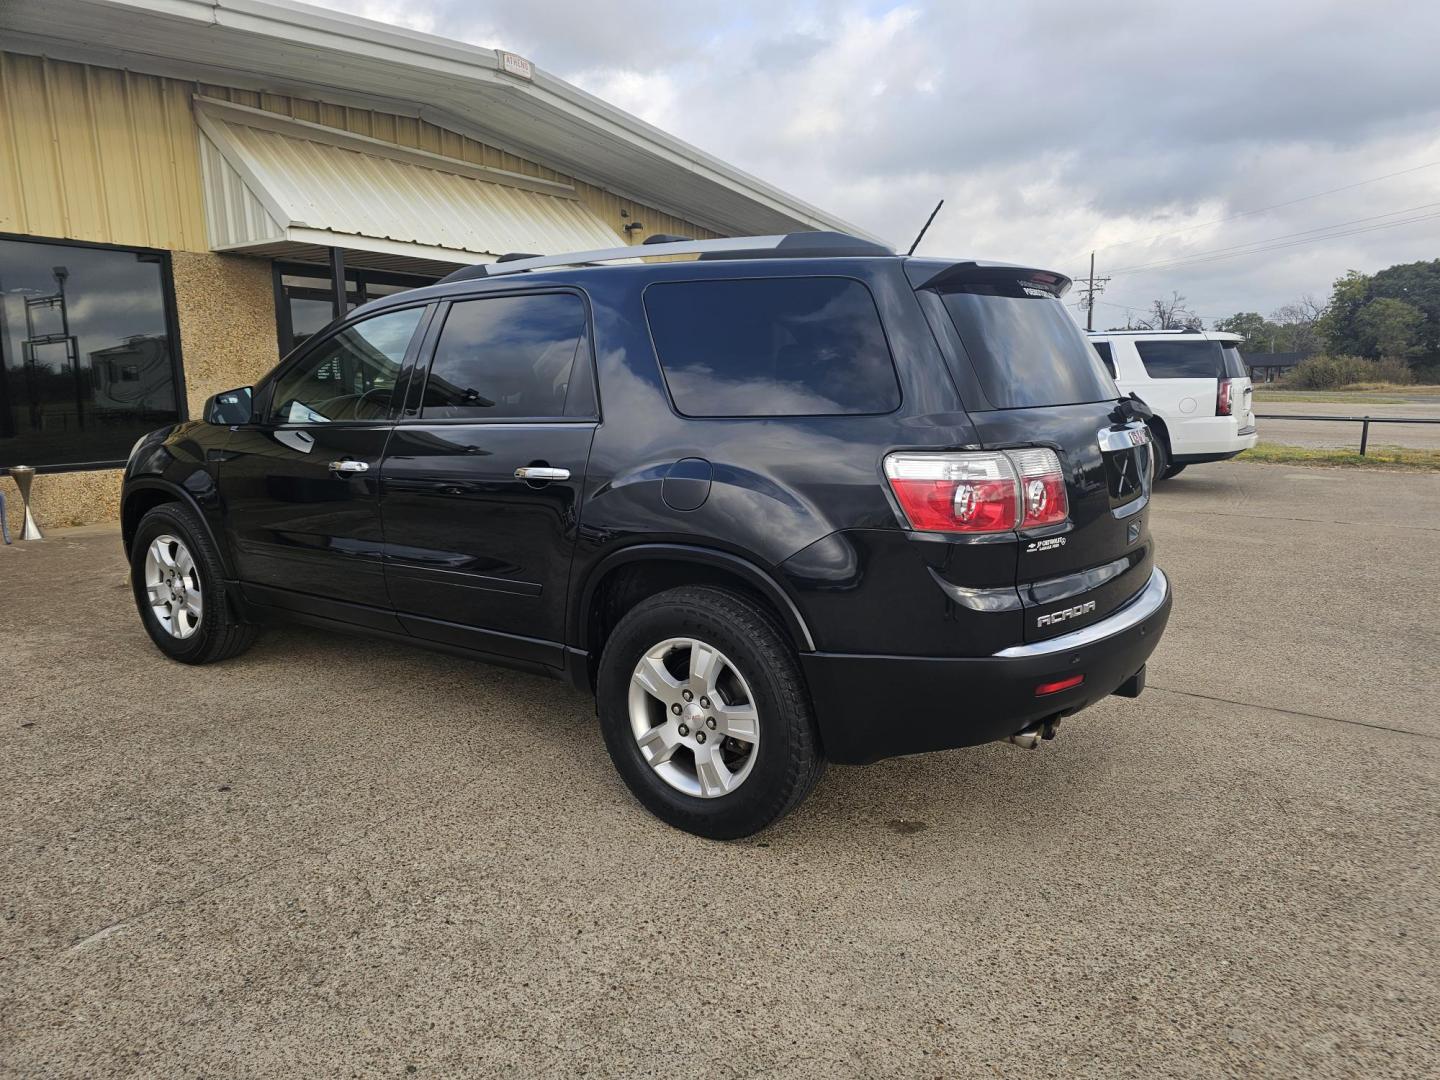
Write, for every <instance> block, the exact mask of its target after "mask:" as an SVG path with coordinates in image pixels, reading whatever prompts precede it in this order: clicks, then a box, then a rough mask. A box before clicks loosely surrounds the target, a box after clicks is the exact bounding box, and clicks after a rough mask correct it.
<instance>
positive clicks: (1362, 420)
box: [1255, 413, 1440, 457]
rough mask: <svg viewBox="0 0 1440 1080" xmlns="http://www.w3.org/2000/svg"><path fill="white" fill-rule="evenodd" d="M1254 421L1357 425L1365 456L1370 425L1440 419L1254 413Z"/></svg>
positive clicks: (1430, 421)
mask: <svg viewBox="0 0 1440 1080" xmlns="http://www.w3.org/2000/svg"><path fill="white" fill-rule="evenodd" d="M1255 419H1256V420H1333V421H1336V422H1338V423H1342V424H1343V423H1349V424H1359V425H1361V427H1360V456H1361V457H1364V456H1365V447H1366V445H1368V444H1369V442H1370V425H1371V424H1440V419H1436V418H1433V417H1423V416H1308V415H1302V414H1300V413H1256V414H1255Z"/></svg>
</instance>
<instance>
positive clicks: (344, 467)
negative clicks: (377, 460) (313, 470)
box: [330, 460, 370, 473]
mask: <svg viewBox="0 0 1440 1080" xmlns="http://www.w3.org/2000/svg"><path fill="white" fill-rule="evenodd" d="M330 471H331V472H333V473H362V472H369V471H370V463H369V462H368V461H349V460H346V461H332V462H330Z"/></svg>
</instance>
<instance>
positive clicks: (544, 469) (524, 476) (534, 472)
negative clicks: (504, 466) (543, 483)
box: [515, 465, 570, 480]
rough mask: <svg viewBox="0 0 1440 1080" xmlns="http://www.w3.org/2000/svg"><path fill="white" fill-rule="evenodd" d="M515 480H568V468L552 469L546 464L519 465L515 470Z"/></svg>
mask: <svg viewBox="0 0 1440 1080" xmlns="http://www.w3.org/2000/svg"><path fill="white" fill-rule="evenodd" d="M515 479H516V480H569V479H570V470H569V469H552V468H550V466H548V465H521V466H520V468H518V469H516V470H515Z"/></svg>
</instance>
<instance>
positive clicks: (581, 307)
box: [420, 293, 589, 420]
mask: <svg viewBox="0 0 1440 1080" xmlns="http://www.w3.org/2000/svg"><path fill="white" fill-rule="evenodd" d="M585 326H586V324H585V303H584V301H582V300H581V299H580V297H578V296H576V295H575V294H574V293H540V294H536V295H534V296H496V297H491V298H488V299H481V300H464V301H461V302H460V303H457V304H454V305H453V306H452V307H451V308H450V314H449V316H448V317H447V318H446V319H445V326H444V328H443V329H442V330H441V331H440V340H439V342H438V343H437V344H436V346H435V359H434V361H433V362H432V363H431V365H430V377H429V379H427V380H426V383H425V395H424V398H423V399H422V402H421V406H420V415H421V416H422V417H423V418H425V419H429V420H436V419H440V420H443V419H447V418H456V417H474V418H477V419H485V420H494V419H508V418H517V417H539V418H546V417H561V416H565V415H567V414H566V411H565V407H566V398H567V396H568V394H569V391H570V385H571V380H572V375H573V373H574V369H575V364H576V358H577V356H579V357H582V358H583V359H582V361H581V362H588V358H589V353H588V350H586V349H585V348H584V345H585V342H586V340H587V337H586V333H585Z"/></svg>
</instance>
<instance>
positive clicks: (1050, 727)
mask: <svg viewBox="0 0 1440 1080" xmlns="http://www.w3.org/2000/svg"><path fill="white" fill-rule="evenodd" d="M1059 732H1060V718H1059V717H1058V716H1057V717H1053V718H1052V719H1049V720H1042V721H1040V722H1039V723H1038V724H1033V725H1031V726H1030V727H1028V728H1026V729H1025V730H1024V731H1017V732H1015V734H1014V735H1011V736H1010V737H1009V738H1008V739H1006V740H1005V741H1006V742H1009V743H1014V744H1015V745H1016V746H1018V747H1020V748H1021V749H1024V750H1038V749H1039V748H1040V745H1041V744H1042V743H1047V742H1050V741H1051V740H1052V739H1054V738H1055V736H1056V735H1058V734H1059Z"/></svg>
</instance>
